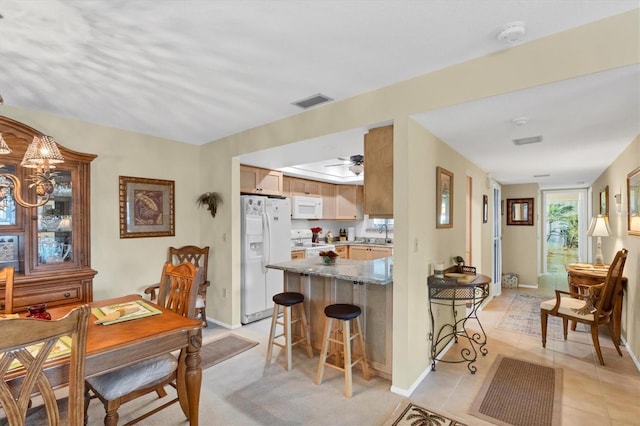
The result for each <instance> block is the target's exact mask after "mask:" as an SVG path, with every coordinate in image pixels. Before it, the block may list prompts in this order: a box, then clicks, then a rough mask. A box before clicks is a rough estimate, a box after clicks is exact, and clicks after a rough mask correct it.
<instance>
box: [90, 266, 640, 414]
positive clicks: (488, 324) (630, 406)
mask: <svg viewBox="0 0 640 426" xmlns="http://www.w3.org/2000/svg"><path fill="white" fill-rule="evenodd" d="M555 288H559V289H566V276H565V275H559V276H555V277H554V276H551V277H544V278H543V279H541V280H540V285H539V288H537V289H523V288H519V289H507V290H503V293H502V295H501V296H500V297H497V298H495V299H493V300H492V301H491V302H490V303H489V304H488V305H487V306H486V307H485V308H484V309H483V310H482V311H481V312H480V314H479V316H480V319H481V321H482V324H483V327H484V328H485V330H486V331H487V334H488V336H489V343H488V345H487V348H488V350H489V353H488V354H487V356H485V357H480V358H479V359H478V362H477V367H478V371H477V373H476V374H470V373H469V371H468V370H467V367H466V366H465V365H463V364H446V363H439V364H438V365H437V370H436V371H434V372H430V373H429V374H428V375H427V376H426V378H425V379H424V380H423V381H422V382H421V383H420V384H419V385H418V386H417V388H416V390H415V391H414V392H413V394H412V395H411V396H410V398H409V399H410V400H412V401H413V402H415V403H417V404H421V405H423V406H425V407H427V408H430V409H432V410H435V411H437V412H440V413H442V414H444V415H447V416H449V417H452V418H455V419H458V420H460V421H462V422H465V423H467V424H468V425H470V426H471V425H473V426H475V425H478V426H482V425H488V424H490V423H487V422H486V421H483V420H481V419H478V418H476V417H473V416H471V415H470V414H468V413H467V411H468V409H469V407H470V405H471V403H472V401H473V399H474V398H475V396H476V394H477V393H478V391H479V389H480V387H481V385H482V383H483V381H484V379H485V378H486V375H487V373H488V371H489V368H490V367H491V364H492V363H493V361H494V360H495V359H496V356H497V355H498V354H503V355H506V356H511V357H517V358H519V359H523V360H527V361H531V362H537V363H541V364H544V365H549V366H556V367H562V369H563V396H562V401H563V406H562V425H566V426H572V425H580V426H601V425H615V426H622V425H640V373H639V372H638V369H637V368H636V366H635V365H634V363H633V361H632V359H631V357H630V356H629V354H628V353H627V352H626V349H624V348H623V354H624V356H623V357H622V358H621V357H619V356H618V355H617V353H616V352H615V349H614V348H613V345H612V343H611V340H610V339H609V337H608V335H607V332H606V327H602V329H603V332H602V336H601V337H602V338H601V344H602V346H603V352H604V357H605V362H606V363H607V365H606V367H601V366H600V365H599V364H598V362H597V359H596V356H595V353H594V350H593V346H592V345H591V339H590V335H589V334H588V333H586V332H573V333H570V338H569V340H568V341H567V342H564V341H557V340H548V343H547V348H546V349H543V348H542V345H541V342H540V338H539V337H532V336H527V335H523V334H518V333H515V332H509V331H505V330H498V329H496V328H495V327H496V325H497V324H498V323H499V321H500V319H501V318H502V316H503V315H504V312H505V310H506V309H507V308H508V306H509V305H510V303H511V302H512V300H513V298H514V297H515V295H516V294H517V293H518V292H525V293H532V294H545V295H549V296H551V295H552V294H553V290H554V289H555ZM269 324H270V320H263V321H259V322H257V323H253V324H250V325H248V326H244V327H242V328H240V329H237V330H233V331H232V332H233V333H237V334H239V335H242V336H245V337H248V338H251V339H254V340H258V341H259V342H260V344H259V345H258V346H256V347H254V348H252V349H251V350H249V351H246V352H244V353H242V354H240V355H237V356H235V357H233V358H231V359H229V360H227V361H225V362H224V363H221V364H218V365H216V366H213V367H211V368H208V369H207V370H205V371H204V372H203V382H202V393H201V400H200V424H201V425H203V426H208V425H225V426H226V425H229V426H231V425H243V426H244V425H278V426H279V425H314V426H315V425H332V426H335V425H349V426H364V425H382V424H383V423H385V420H386V419H387V418H388V417H389V416H390V415H391V413H393V411H394V410H395V409H396V407H397V406H398V405H399V404H402V403H403V402H404V401H405V400H406V398H404V397H403V396H401V395H397V394H394V393H392V392H390V382H389V381H387V380H383V379H380V378H377V377H375V378H372V379H371V380H370V381H368V382H367V381H364V379H363V378H362V375H361V374H359V372H355V373H354V377H353V389H354V395H353V397H352V398H351V399H346V398H344V395H343V389H344V381H343V379H342V376H341V373H340V372H339V371H334V370H332V369H328V370H327V372H326V373H325V380H324V382H323V383H322V385H320V386H318V385H316V384H314V383H313V380H314V377H315V373H316V368H317V362H318V356H315V357H314V358H313V359H309V358H307V357H306V355H305V353H304V351H303V350H295V351H294V360H293V364H294V367H293V369H292V370H291V371H286V370H285V369H284V368H283V367H282V364H283V356H282V355H281V354H280V355H276V354H279V352H278V350H277V349H276V351H275V352H274V358H275V359H274V361H273V363H272V364H271V365H265V362H264V357H265V353H266V340H267V339H268V333H269ZM228 332H229V330H226V329H223V328H221V327H216V326H210V327H209V328H207V329H205V332H204V340H205V342H207V341H210V340H212V339H214V338H216V337H218V336H220V335H222V334H226V333H228ZM451 355H452V356H453V355H454V352H453V351H452V352H451ZM447 356H449V354H447ZM149 398H151V399H150V400H148V401H147V400H144V399H142V400H141V401H140V402H132V403H130V404H125V406H123V407H122V408H121V410H120V415H121V421H126V420H127V419H128V418H131V417H134V416H135V415H136V411H138V408H139V407H140V405H147V404H153V403H156V401H153V398H154V396H153V395H152V396H150V397H149ZM89 414H90V418H91V422H90V424H100V423H101V419H102V416H103V415H104V414H103V411H102V407H101V405H100V404H99V403H98V402H96V401H92V403H91V407H90V412H89ZM184 424H185V422H184V416H183V415H182V413H181V412H180V410H179V408H177V406H174V407H173V408H170V409H168V410H164V411H163V412H162V413H161V414H158V415H155V416H152V417H150V418H149V419H147V420H145V421H143V422H142V423H141V425H184Z"/></svg>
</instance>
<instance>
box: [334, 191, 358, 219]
mask: <svg viewBox="0 0 640 426" xmlns="http://www.w3.org/2000/svg"><path fill="white" fill-rule="evenodd" d="M358 191H359V187H358V186H357V185H336V217H335V218H336V219H346V220H356V219H362V214H361V210H360V209H358Z"/></svg>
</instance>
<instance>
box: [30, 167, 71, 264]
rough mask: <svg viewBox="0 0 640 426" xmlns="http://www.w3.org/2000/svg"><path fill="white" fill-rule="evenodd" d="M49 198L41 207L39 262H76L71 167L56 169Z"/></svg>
mask: <svg viewBox="0 0 640 426" xmlns="http://www.w3.org/2000/svg"><path fill="white" fill-rule="evenodd" d="M56 173H57V174H58V175H57V176H56V185H55V189H54V191H53V193H52V194H51V196H50V199H49V201H48V202H47V203H46V204H45V205H43V206H40V207H38V208H37V220H38V250H37V259H36V264H37V265H55V264H64V263H69V262H71V263H73V256H74V255H73V226H72V224H73V202H72V200H73V198H72V192H73V191H72V187H71V171H68V170H56Z"/></svg>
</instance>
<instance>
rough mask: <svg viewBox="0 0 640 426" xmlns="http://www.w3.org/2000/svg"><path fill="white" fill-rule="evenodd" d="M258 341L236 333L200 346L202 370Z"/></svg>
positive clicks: (250, 346)
mask: <svg viewBox="0 0 640 426" xmlns="http://www.w3.org/2000/svg"><path fill="white" fill-rule="evenodd" d="M257 344H258V342H254V341H253V340H249V339H245V338H244V337H242V336H238V335H237V334H233V333H230V334H227V335H225V336H224V337H221V338H219V339H217V340H214V341H212V342H209V343H207V344H206V345H204V346H202V348H200V358H201V361H200V366H201V367H202V369H203V370H204V369H205V368H209V367H211V366H214V365H216V364H219V363H221V362H222V361H226V360H228V359H229V358H231V357H234V356H236V355H238V354H239V353H242V352H244V351H246V350H249V349H251V348H252V347H254V346H256V345H257Z"/></svg>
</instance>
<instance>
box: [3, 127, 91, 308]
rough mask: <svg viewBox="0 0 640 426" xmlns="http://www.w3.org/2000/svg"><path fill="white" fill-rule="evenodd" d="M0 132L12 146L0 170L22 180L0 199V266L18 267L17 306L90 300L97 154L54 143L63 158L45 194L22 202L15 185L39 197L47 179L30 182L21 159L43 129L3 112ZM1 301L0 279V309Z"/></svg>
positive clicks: (26, 194)
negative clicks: (46, 197) (43, 197)
mask: <svg viewBox="0 0 640 426" xmlns="http://www.w3.org/2000/svg"><path fill="white" fill-rule="evenodd" d="M0 133H2V136H3V138H4V139H5V141H6V142H7V145H8V146H9V147H10V148H11V150H12V152H11V153H9V154H6V155H2V156H0V162H2V164H4V167H3V168H2V169H1V170H0V173H7V172H8V173H11V174H13V175H15V176H16V177H17V178H18V180H19V181H20V182H21V183H22V185H21V188H17V187H16V188H13V189H12V190H11V191H12V192H11V193H8V194H6V196H5V197H4V199H3V200H1V201H0V205H2V208H0V268H3V267H6V266H13V267H14V268H15V270H16V274H15V290H14V307H15V309H16V310H18V311H20V310H26V306H27V305H28V304H34V303H47V304H48V305H49V306H55V305H60V304H68V303H79V302H83V303H85V302H91V301H92V300H93V277H94V276H95V274H96V271H94V270H93V269H91V264H90V259H91V256H90V248H91V244H90V223H89V211H90V206H89V200H90V194H89V191H90V163H91V161H92V160H93V159H94V158H95V157H96V156H95V155H92V154H83V153H79V152H75V151H72V150H69V149H66V148H64V147H63V146H61V145H58V147H59V149H60V153H61V154H62V156H63V158H64V163H62V164H58V165H56V168H55V169H54V170H53V172H54V181H55V184H54V185H53V187H52V188H50V190H52V192H51V193H50V195H49V200H48V201H47V202H46V203H45V204H44V205H42V206H39V207H23V206H21V205H20V204H18V203H17V202H16V200H15V198H14V197H13V191H16V190H19V192H20V195H21V196H22V198H23V199H24V200H25V201H26V202H28V203H37V202H38V197H37V196H36V190H39V188H38V186H40V185H49V183H48V182H47V183H44V184H38V185H36V186H34V185H31V183H32V181H31V179H32V177H31V176H32V174H33V172H34V171H35V169H27V168H25V167H22V166H21V165H20V163H21V160H22V158H23V156H24V153H25V151H26V149H27V146H28V145H29V144H30V143H31V141H32V140H33V138H34V136H42V134H41V133H40V132H39V131H37V130H35V129H32V128H30V127H28V126H25V125H24V124H22V123H19V122H16V121H14V120H11V119H8V118H6V117H2V116H0ZM58 142H60V141H58ZM42 189H43V190H46V189H47V188H46V187H45V188H42ZM3 302H4V287H3V286H1V285H0V310H3V309H4V308H3V307H2V306H1V305H2V304H3Z"/></svg>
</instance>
